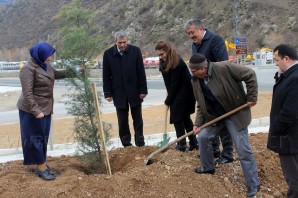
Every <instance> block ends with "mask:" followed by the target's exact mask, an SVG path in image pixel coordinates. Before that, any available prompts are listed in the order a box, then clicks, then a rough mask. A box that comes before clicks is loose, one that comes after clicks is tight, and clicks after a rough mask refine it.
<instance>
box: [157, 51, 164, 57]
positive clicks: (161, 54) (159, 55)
mask: <svg viewBox="0 0 298 198" xmlns="http://www.w3.org/2000/svg"><path fill="white" fill-rule="evenodd" d="M165 53H166V52H162V53H160V54H157V56H158V57H161V56H163V55H164V54H165Z"/></svg>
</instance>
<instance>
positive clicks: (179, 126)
mask: <svg viewBox="0 0 298 198" xmlns="http://www.w3.org/2000/svg"><path fill="white" fill-rule="evenodd" d="M174 127H175V130H176V136H177V138H179V137H181V136H183V135H184V134H185V133H187V132H190V131H192V130H193V122H192V120H191V119H190V116H188V117H186V118H185V119H184V120H180V121H178V122H174ZM188 139H189V145H191V146H196V145H197V144H198V141H197V138H196V136H195V135H190V136H188ZM178 145H180V146H182V147H186V139H182V140H181V141H179V142H178Z"/></svg>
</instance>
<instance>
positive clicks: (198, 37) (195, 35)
mask: <svg viewBox="0 0 298 198" xmlns="http://www.w3.org/2000/svg"><path fill="white" fill-rule="evenodd" d="M184 29H185V31H186V33H187V35H188V37H189V38H190V39H192V40H193V43H192V53H193V54H195V53H200V54H203V55H204V56H205V57H206V58H207V60H209V61H211V62H219V61H225V60H228V52H227V49H226V46H225V42H224V40H223V39H222V38H221V37H220V36H219V35H217V34H214V33H213V32H211V31H210V30H208V29H205V27H204V25H203V23H202V22H201V21H200V20H197V19H191V20H189V21H187V22H186V23H185V26H184ZM220 138H221V142H222V147H223V150H222V152H221V153H220V149H219V145H220V141H219V137H217V138H215V139H214V142H213V153H214V157H215V158H218V159H217V160H215V163H216V164H217V163H218V164H225V163H229V162H233V161H234V159H233V142H232V139H231V136H230V135H229V133H228V132H227V129H226V128H224V129H223V130H222V132H221V133H220Z"/></svg>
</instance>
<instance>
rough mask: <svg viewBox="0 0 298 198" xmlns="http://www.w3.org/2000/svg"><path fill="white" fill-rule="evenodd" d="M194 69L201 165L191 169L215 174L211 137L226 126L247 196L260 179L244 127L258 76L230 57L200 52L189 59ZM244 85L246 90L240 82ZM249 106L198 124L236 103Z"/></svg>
mask: <svg viewBox="0 0 298 198" xmlns="http://www.w3.org/2000/svg"><path fill="white" fill-rule="evenodd" d="M189 69H190V70H191V72H192V73H193V75H194V77H193V79H192V86H193V92H194V96H195V98H196V101H197V104H198V105H197V107H198V108H197V114H196V119H195V122H194V128H193V131H194V134H197V138H198V142H199V146H200V161H201V166H200V167H198V168H195V169H194V172H195V173H198V174H214V172H215V165H214V158H213V154H212V152H210V151H212V140H213V139H214V138H215V137H216V135H217V134H218V133H219V132H221V131H222V129H223V128H226V129H227V130H228V132H229V134H230V136H231V138H232V140H233V142H234V144H235V147H236V151H237V154H238V157H239V160H240V164H241V167H242V171H243V175H244V178H245V181H246V186H247V194H246V195H247V197H253V196H254V195H255V194H257V192H258V191H259V190H260V181H259V178H258V171H257V165H256V160H255V157H254V154H253V152H252V150H251V147H250V144H249V140H248V130H247V127H248V125H249V124H250V122H251V111H250V107H252V106H254V105H256V103H257V96H258V83H257V77H256V74H255V72H254V70H253V69H251V68H249V67H247V66H242V65H238V64H234V63H231V62H229V61H221V62H209V61H207V59H206V57H205V56H204V55H202V54H198V53H197V54H193V55H192V57H191V58H190V61H189ZM242 82H244V83H245V85H246V90H247V91H245V90H244V87H243V85H242ZM244 104H247V105H248V106H249V107H246V108H244V109H243V110H241V111H239V112H237V113H235V114H233V115H231V116H230V117H228V118H225V119H223V120H221V121H219V122H217V123H216V124H215V125H212V126H210V127H207V128H203V129H201V128H200V127H201V126H202V125H203V124H205V123H207V122H210V121H211V120H214V119H215V118H216V117H219V116H221V115H223V114H225V113H227V112H229V111H232V110H233V109H236V108H237V107H240V106H242V105H244Z"/></svg>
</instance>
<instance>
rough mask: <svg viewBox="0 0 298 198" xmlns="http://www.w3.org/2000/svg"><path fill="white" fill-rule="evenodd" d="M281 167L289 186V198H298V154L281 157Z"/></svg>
mask: <svg viewBox="0 0 298 198" xmlns="http://www.w3.org/2000/svg"><path fill="white" fill-rule="evenodd" d="M279 158H280V165H281V169H282V172H283V174H284V177H285V179H286V182H287V184H288V186H289V189H288V196H287V197H288V198H297V197H298V154H292V155H279Z"/></svg>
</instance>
